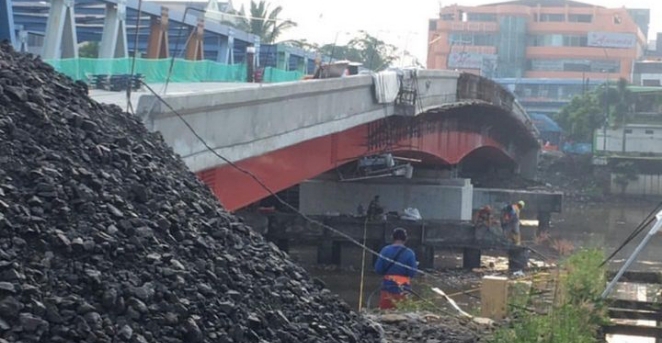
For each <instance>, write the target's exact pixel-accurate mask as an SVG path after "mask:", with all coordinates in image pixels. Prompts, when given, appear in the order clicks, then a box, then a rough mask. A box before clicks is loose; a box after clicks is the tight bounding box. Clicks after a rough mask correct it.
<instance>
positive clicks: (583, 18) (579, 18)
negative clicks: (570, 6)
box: [568, 14, 593, 23]
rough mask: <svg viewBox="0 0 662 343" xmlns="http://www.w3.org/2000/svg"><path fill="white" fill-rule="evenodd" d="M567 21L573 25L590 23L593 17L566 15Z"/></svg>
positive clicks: (588, 15) (587, 15)
mask: <svg viewBox="0 0 662 343" xmlns="http://www.w3.org/2000/svg"><path fill="white" fill-rule="evenodd" d="M568 21H569V22H573V23H590V22H592V21H593V16H592V15H590V14H568Z"/></svg>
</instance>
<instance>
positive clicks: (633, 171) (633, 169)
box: [612, 162, 639, 195]
mask: <svg viewBox="0 0 662 343" xmlns="http://www.w3.org/2000/svg"><path fill="white" fill-rule="evenodd" d="M612 173H613V174H615V175H614V183H615V184H617V185H619V186H620V187H621V195H623V194H625V190H626V189H627V187H628V185H629V184H630V182H631V181H637V180H638V179H639V175H638V174H639V172H638V170H637V166H636V165H635V164H634V163H632V162H619V163H617V164H616V165H615V166H614V167H613V168H612Z"/></svg>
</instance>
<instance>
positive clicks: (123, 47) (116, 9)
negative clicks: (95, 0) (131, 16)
mask: <svg viewBox="0 0 662 343" xmlns="http://www.w3.org/2000/svg"><path fill="white" fill-rule="evenodd" d="M126 57H129V49H128V45H127V39H126V0H124V1H122V0H119V1H118V3H117V4H116V5H113V4H106V17H105V20H104V24H103V33H102V34H101V45H100V46H99V58H126Z"/></svg>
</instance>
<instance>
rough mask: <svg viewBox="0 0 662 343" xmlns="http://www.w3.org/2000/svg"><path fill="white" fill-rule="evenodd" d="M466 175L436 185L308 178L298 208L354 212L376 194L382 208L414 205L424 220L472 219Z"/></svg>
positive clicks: (316, 212)
mask: <svg viewBox="0 0 662 343" xmlns="http://www.w3.org/2000/svg"><path fill="white" fill-rule="evenodd" d="M469 181H470V180H468V179H454V180H447V181H445V182H444V184H438V185H431V184H426V185H416V184H408V183H407V184H386V183H370V184H368V183H350V182H344V183H341V182H332V181H307V182H304V183H302V184H300V186H299V207H300V210H301V211H302V212H303V213H305V214H309V215H323V214H327V213H340V214H354V213H356V209H357V207H358V206H359V204H361V205H363V208H364V209H365V210H367V209H368V204H369V203H370V201H371V200H372V198H373V197H374V196H375V195H379V196H380V203H381V205H382V206H383V207H384V210H385V211H397V212H399V213H402V212H403V211H404V209H405V208H407V207H414V208H417V209H418V211H419V212H420V213H421V216H422V217H423V219H424V220H435V219H436V220H471V214H472V212H471V207H472V204H473V186H472V185H471V183H470V182H469Z"/></svg>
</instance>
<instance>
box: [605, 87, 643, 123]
mask: <svg viewBox="0 0 662 343" xmlns="http://www.w3.org/2000/svg"><path fill="white" fill-rule="evenodd" d="M605 89H606V90H605ZM605 97H606V98H605ZM634 102H635V99H634V96H633V94H632V92H631V91H630V90H629V89H628V81H627V80H626V79H624V78H620V79H618V81H617V82H616V87H612V86H611V85H609V86H607V87H606V88H605V87H603V88H602V90H601V92H600V103H602V104H606V105H607V106H609V117H610V122H611V123H614V125H625V124H626V120H627V114H628V113H629V112H630V109H631V108H632V106H633V105H634Z"/></svg>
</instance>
